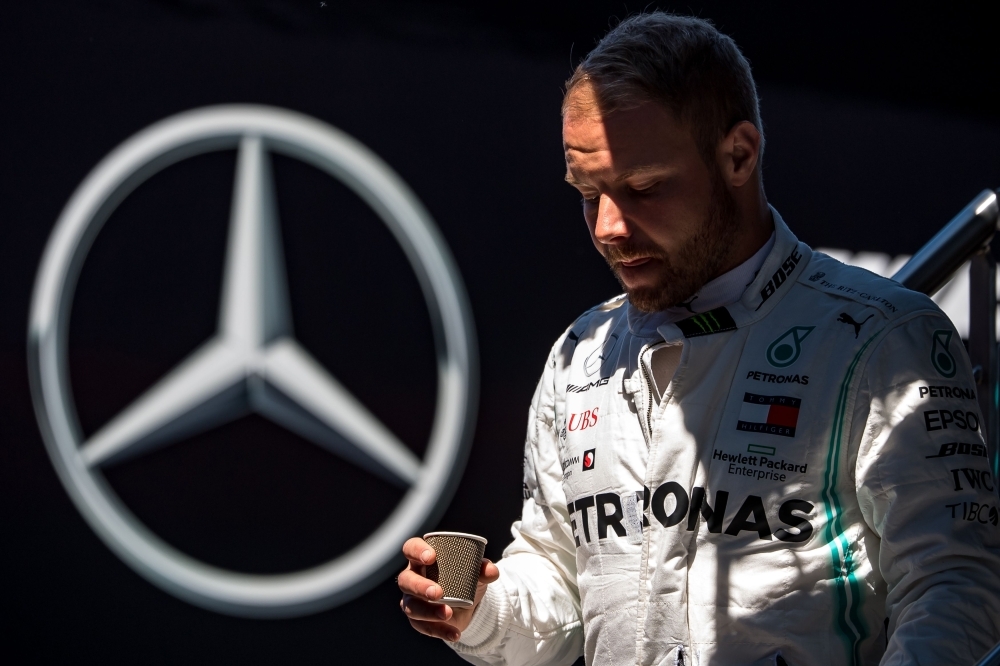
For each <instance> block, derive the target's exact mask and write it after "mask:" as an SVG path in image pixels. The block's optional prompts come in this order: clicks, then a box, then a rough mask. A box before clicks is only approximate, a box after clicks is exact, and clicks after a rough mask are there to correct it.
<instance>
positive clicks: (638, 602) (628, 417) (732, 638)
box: [453, 213, 1000, 666]
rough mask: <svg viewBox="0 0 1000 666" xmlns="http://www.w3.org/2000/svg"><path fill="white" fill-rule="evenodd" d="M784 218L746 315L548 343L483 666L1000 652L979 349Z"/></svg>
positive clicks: (605, 315)
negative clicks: (813, 244) (976, 359)
mask: <svg viewBox="0 0 1000 666" xmlns="http://www.w3.org/2000/svg"><path fill="white" fill-rule="evenodd" d="M774 218H775V233H776V236H775V242H774V246H773V249H772V250H771V251H770V253H769V254H768V255H767V258H766V259H765V261H764V264H763V267H762V269H761V270H760V271H759V273H758V275H757V277H756V278H755V279H754V281H753V282H752V283H751V284H750V285H749V286H748V287H747V289H746V291H745V292H744V293H743V296H742V298H741V299H740V300H739V301H738V302H736V303H735V304H733V305H730V306H728V307H722V308H717V309H715V310H712V311H710V312H705V313H702V314H698V315H695V316H692V317H690V318H688V319H686V320H681V321H678V322H677V323H669V322H665V323H661V324H660V325H658V326H655V327H654V328H650V327H648V326H647V327H646V328H643V323H644V319H646V318H645V317H644V316H642V315H641V313H639V312H638V311H636V310H634V309H633V308H632V307H631V306H630V305H629V304H628V303H627V301H626V300H625V299H624V298H622V297H619V298H617V299H614V300H612V301H609V302H607V303H605V304H603V305H601V306H598V307H596V308H594V309H593V310H591V311H589V312H587V313H586V314H584V315H583V316H582V317H581V318H580V319H578V320H577V321H576V322H575V323H574V324H573V325H572V327H570V329H569V330H567V331H566V333H564V334H563V336H562V337H561V338H560V339H559V340H558V341H557V342H556V344H555V346H554V347H553V349H552V353H551V355H550V357H549V359H548V363H547V365H546V367H545V371H544V374H543V375H542V379H541V381H540V382H539V384H538V388H537V390H536V392H535V396H534V398H533V402H532V405H531V409H530V414H529V425H528V436H527V442H526V446H525V452H524V469H525V474H524V507H523V513H522V516H521V519H520V521H518V522H516V523H514V526H513V529H512V532H513V535H514V542H513V543H512V544H511V545H510V546H509V547H508V548H507V549H506V551H505V552H504V557H503V559H502V560H501V562H499V567H500V571H501V575H500V580H499V581H498V582H496V583H494V584H492V585H490V586H489V588H488V591H487V594H486V597H485V599H484V601H483V603H482V604H481V605H480V607H479V608H478V609H477V611H476V614H475V615H474V617H473V622H472V624H471V625H470V627H469V628H468V630H467V631H466V632H464V633H463V635H462V638H461V641H460V642H459V643H457V644H455V645H453V647H454V648H455V649H456V651H458V652H459V653H460V654H461V655H462V656H463V657H464V658H465V659H467V660H468V661H470V662H473V663H477V664H510V665H512V666H513V665H528V664H571V663H572V662H573V661H574V660H575V659H576V658H577V657H578V656H579V655H580V654H583V655H585V657H586V661H587V663H588V664H591V665H593V664H657V665H659V664H671V665H673V664H681V663H683V664H686V665H688V666H690V665H692V664H698V665H705V664H733V665H736V664H740V665H745V664H788V666H806V665H809V664H877V663H879V662H880V661H881V663H883V664H917V663H919V664H968V665H971V664H974V663H975V662H976V660H977V659H979V658H980V657H981V656H982V655H983V654H984V653H985V652H986V651H987V650H988V649H989V648H991V647H992V646H993V644H994V643H995V642H996V641H997V640H1000V559H998V552H1000V526H998V520H1000V515H998V502H997V491H996V478H995V476H994V473H995V470H994V469H993V458H992V454H991V453H988V452H987V449H986V446H985V445H984V437H983V433H982V429H981V423H982V418H981V416H980V413H979V408H978V405H977V400H976V386H975V385H974V382H973V379H972V374H971V371H970V367H969V360H968V358H967V355H966V352H965V350H964V348H963V345H962V341H961V339H960V338H959V336H958V335H957V334H956V333H955V329H954V327H953V326H952V324H951V322H950V321H949V320H948V319H947V318H946V317H945V316H944V315H943V314H942V313H941V311H940V310H939V309H938V308H937V306H935V305H934V303H933V302H932V301H931V300H930V299H929V298H927V297H925V296H923V295H921V294H917V293H915V292H912V291H908V290H906V289H904V288H903V287H901V286H900V285H898V284H897V283H895V282H892V281H889V280H886V279H884V278H881V277H878V276H876V275H874V274H872V273H870V272H868V271H865V270H861V269H858V268H853V267H850V266H846V265H844V264H842V263H840V262H838V261H836V260H834V259H832V258H830V257H828V256H826V255H823V254H821V253H818V252H813V251H812V250H810V248H809V247H808V246H806V245H805V244H803V243H800V242H799V241H798V240H797V239H796V238H795V237H794V235H793V234H792V233H791V232H790V231H789V230H788V228H787V227H786V226H785V224H784V223H783V222H782V221H781V218H780V217H779V216H778V215H777V213H774ZM674 367H676V372H674V371H673V368H674Z"/></svg>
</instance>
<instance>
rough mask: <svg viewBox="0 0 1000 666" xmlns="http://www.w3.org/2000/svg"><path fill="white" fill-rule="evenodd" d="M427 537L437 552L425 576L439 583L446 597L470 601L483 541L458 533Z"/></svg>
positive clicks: (477, 573)
mask: <svg viewBox="0 0 1000 666" xmlns="http://www.w3.org/2000/svg"><path fill="white" fill-rule="evenodd" d="M426 541H427V545H429V546H430V547H431V548H433V549H434V552H435V553H437V561H436V562H435V563H434V564H431V565H428V566H427V576H426V577H427V578H428V579H430V580H432V581H434V582H435V583H437V584H438V585H440V586H441V589H442V590H444V596H445V597H451V598H454V599H463V600H465V601H468V602H469V604H472V603H473V602H474V601H475V599H476V585H477V584H478V583H479V571H480V569H481V568H482V561H483V552H485V550H486V544H484V543H483V542H482V541H477V540H475V539H467V538H465V537H459V536H430V537H427V539H426Z"/></svg>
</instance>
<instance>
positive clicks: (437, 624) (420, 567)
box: [396, 538, 500, 641]
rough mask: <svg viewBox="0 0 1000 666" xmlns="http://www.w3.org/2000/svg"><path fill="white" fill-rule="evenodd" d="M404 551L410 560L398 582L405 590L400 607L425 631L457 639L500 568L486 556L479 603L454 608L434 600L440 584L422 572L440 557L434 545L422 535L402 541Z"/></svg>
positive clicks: (478, 598)
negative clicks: (468, 606)
mask: <svg viewBox="0 0 1000 666" xmlns="http://www.w3.org/2000/svg"><path fill="white" fill-rule="evenodd" d="M403 555H405V556H406V559H408V560H409V561H410V564H409V566H408V567H406V569H404V570H403V573H401V574H399V577H398V578H397V579H396V582H397V583H398V584H399V589H400V590H402V592H403V598H402V600H400V602H399V607H400V608H402V609H403V612H404V613H406V617H407V618H408V619H409V620H410V625H411V626H412V627H413V628H414V629H416V630H417V631H419V632H420V633H422V634H427V635H428V636H433V637H435V638H443V639H444V640H446V641H457V640H458V639H459V637H460V636H461V635H462V632H463V631H465V629H466V628H467V627H468V626H469V622H471V621H472V614H473V613H474V612H475V611H476V608H477V607H478V606H479V602H480V601H482V600H483V595H484V594H486V586H487V585H489V584H490V583H492V582H493V581H495V580H496V579H497V578H499V577H500V570H499V569H497V566H496V565H495V564H493V563H492V562H490V561H489V560H488V559H486V558H483V562H482V568H481V569H480V571H479V585H478V586H476V604H475V605H474V606H473V607H472V608H452V607H450V606H445V605H443V604H436V603H431V602H432V601H434V600H436V599H440V598H441V597H442V595H443V594H444V590H442V589H441V586H440V585H438V584H437V583H435V582H434V581H432V580H428V579H427V578H424V576H423V574H424V572H425V571H426V569H425V567H426V566H427V565H428V564H433V563H434V560H435V559H436V558H437V554H436V553H435V552H434V549H433V548H431V547H430V546H428V545H427V542H426V541H424V540H423V539H417V538H413V539H410V540H409V541H407V542H406V543H404V544H403Z"/></svg>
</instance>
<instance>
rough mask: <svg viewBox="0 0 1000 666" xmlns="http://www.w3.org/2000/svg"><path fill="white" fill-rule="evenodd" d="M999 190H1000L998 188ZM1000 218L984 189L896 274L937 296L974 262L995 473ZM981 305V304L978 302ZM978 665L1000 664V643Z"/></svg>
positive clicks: (982, 399) (977, 358)
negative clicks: (999, 239)
mask: <svg viewBox="0 0 1000 666" xmlns="http://www.w3.org/2000/svg"><path fill="white" fill-rule="evenodd" d="M997 192H1000V190H998V191H997ZM998 223H1000V206H998V202H997V193H995V192H992V191H990V190H984V191H983V192H981V193H980V194H979V196H977V197H976V198H975V199H973V200H972V201H971V202H970V203H969V205H968V206H966V207H965V208H963V209H962V210H961V212H959V214H958V215H956V216H955V217H954V218H952V220H951V222H949V223H948V224H946V225H945V226H944V228H942V229H941V231H939V232H938V233H937V234H935V235H934V237H933V238H931V239H930V241H928V242H927V244H926V245H924V246H923V247H922V248H920V250H919V251H918V252H917V253H916V254H915V255H913V258H912V259H910V261H908V262H907V263H906V265H905V266H903V267H902V268H900V269H899V270H898V271H897V272H896V274H895V275H893V276H892V279H893V280H895V281H896V282H899V283H900V284H902V285H903V286H905V287H908V288H910V289H913V290H914V291H920V292H923V293H925V294H927V295H928V296H932V295H933V294H934V293H935V292H936V291H938V290H939V289H940V288H941V287H943V286H944V285H945V284H946V283H947V282H948V280H950V279H951V276H952V275H954V274H955V272H956V271H958V269H960V268H961V267H962V266H963V265H964V264H965V262H966V261H968V262H969V359H970V361H971V362H972V374H973V378H974V379H975V382H976V393H977V397H978V399H979V411H980V413H981V414H982V416H983V431H984V432H983V434H984V437H985V440H986V445H987V447H988V448H989V451H990V460H991V461H992V465H993V476H994V478H997V476H998V471H1000V470H998V467H1000V458H998V455H997V453H998V450H1000V433H998V432H997V431H998V429H1000V428H998V426H1000V404H998V402H997V400H998V396H1000V367H998V363H997V358H998V355H1000V354H998V347H997V331H996V309H997V290H996V277H997V264H996V260H995V259H994V258H993V254H992V252H991V251H990V241H992V240H993V235H994V234H995V233H996V231H997V226H998ZM977 306H978V307H977ZM976 666H1000V643H998V644H997V645H996V646H995V647H994V648H993V649H992V650H990V651H989V652H987V653H986V655H984V656H983V658H982V659H980V660H979V662H978V663H977V664H976Z"/></svg>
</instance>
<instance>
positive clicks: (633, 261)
mask: <svg viewBox="0 0 1000 666" xmlns="http://www.w3.org/2000/svg"><path fill="white" fill-rule="evenodd" d="M652 260H653V258H652V257H641V258H639V259H629V260H628V261H623V262H621V263H620V264H619V265H620V266H624V267H625V268H636V267H637V266H642V265H643V264H645V263H648V262H650V261H652Z"/></svg>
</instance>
